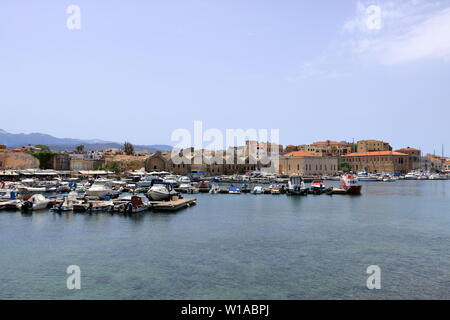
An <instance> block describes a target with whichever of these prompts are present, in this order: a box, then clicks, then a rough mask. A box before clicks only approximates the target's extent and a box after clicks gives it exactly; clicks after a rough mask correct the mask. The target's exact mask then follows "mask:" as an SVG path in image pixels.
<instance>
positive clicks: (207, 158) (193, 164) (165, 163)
mask: <svg viewBox="0 0 450 320" xmlns="http://www.w3.org/2000/svg"><path fill="white" fill-rule="evenodd" d="M194 154H195V153H188V154H186V153H185V154H184V161H181V163H178V162H179V161H176V160H172V158H171V157H172V153H171V152H156V153H154V154H152V155H151V156H149V157H148V158H147V159H146V161H145V170H146V171H168V172H171V173H174V174H179V175H189V174H195V173H205V174H208V175H223V174H227V175H228V174H244V173H246V172H248V171H253V170H256V168H257V163H256V161H254V160H253V161H252V160H251V158H250V157H245V156H244V157H241V158H240V159H239V160H238V159H237V156H235V157H234V158H233V159H229V158H227V156H226V155H223V153H217V154H212V155H206V154H203V155H199V154H197V156H199V157H200V158H199V159H197V161H195V160H194ZM179 156H180V157H183V154H179ZM197 162H198V163H197Z"/></svg>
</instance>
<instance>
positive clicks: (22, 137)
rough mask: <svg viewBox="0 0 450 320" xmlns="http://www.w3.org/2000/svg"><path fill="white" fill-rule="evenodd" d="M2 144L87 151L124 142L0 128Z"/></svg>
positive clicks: (137, 147) (163, 147) (158, 147)
mask: <svg viewBox="0 0 450 320" xmlns="http://www.w3.org/2000/svg"><path fill="white" fill-rule="evenodd" d="M0 144H4V145H6V146H7V147H8V148H20V147H22V146H24V145H36V144H44V145H46V146H48V147H49V148H50V149H51V150H52V151H55V152H58V151H64V150H68V151H70V150H74V149H75V147H76V146H78V145H83V146H84V150H85V151H95V150H103V149H106V148H122V147H123V144H122V143H118V142H113V141H105V140H100V139H88V140H83V139H72V138H57V137H54V136H52V135H49V134H44V133H9V132H6V131H5V130H2V129H0ZM134 149H135V150H148V151H149V152H150V153H153V152H155V151H158V150H159V151H168V150H172V146H169V145H163V144H162V145H159V144H155V145H134Z"/></svg>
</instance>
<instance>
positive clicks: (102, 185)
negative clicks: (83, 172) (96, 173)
mask: <svg viewBox="0 0 450 320" xmlns="http://www.w3.org/2000/svg"><path fill="white" fill-rule="evenodd" d="M110 183H111V182H110V181H109V180H106V179H99V180H96V181H95V182H94V183H93V184H92V186H90V187H89V188H87V189H86V195H87V196H89V197H97V198H99V199H102V198H104V197H105V196H107V195H110V194H112V193H113V190H112V188H111V186H110Z"/></svg>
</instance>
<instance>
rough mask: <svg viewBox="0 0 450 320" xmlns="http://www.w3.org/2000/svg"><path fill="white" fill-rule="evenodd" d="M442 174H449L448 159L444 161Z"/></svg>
mask: <svg viewBox="0 0 450 320" xmlns="http://www.w3.org/2000/svg"><path fill="white" fill-rule="evenodd" d="M444 172H446V173H450V158H447V159H445V162H444Z"/></svg>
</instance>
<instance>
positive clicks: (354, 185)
mask: <svg viewBox="0 0 450 320" xmlns="http://www.w3.org/2000/svg"><path fill="white" fill-rule="evenodd" d="M340 186H341V189H343V190H345V191H346V193H347V194H361V189H362V185H361V184H360V183H359V181H358V177H356V176H354V175H353V174H343V175H342V176H341V184H340Z"/></svg>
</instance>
